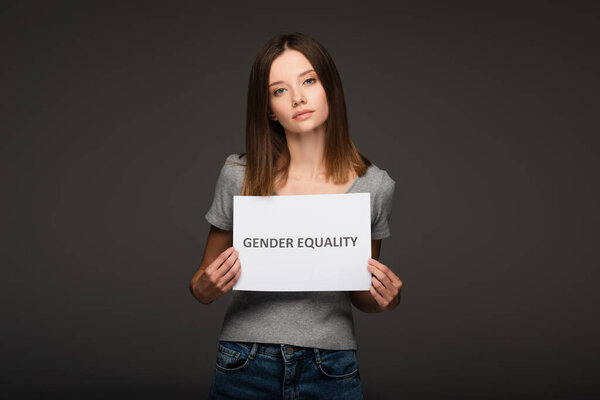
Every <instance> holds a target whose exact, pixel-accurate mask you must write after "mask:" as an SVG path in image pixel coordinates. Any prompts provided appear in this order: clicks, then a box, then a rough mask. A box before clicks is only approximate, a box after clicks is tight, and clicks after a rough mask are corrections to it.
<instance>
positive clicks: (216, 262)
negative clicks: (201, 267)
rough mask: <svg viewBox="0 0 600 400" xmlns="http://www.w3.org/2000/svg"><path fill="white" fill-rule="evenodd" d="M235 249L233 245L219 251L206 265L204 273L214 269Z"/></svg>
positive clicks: (209, 272)
mask: <svg viewBox="0 0 600 400" xmlns="http://www.w3.org/2000/svg"><path fill="white" fill-rule="evenodd" d="M233 250H235V249H234V248H233V246H231V247H228V248H227V249H225V251H223V252H221V254H219V256H218V257H217V258H215V260H214V261H213V262H211V263H210V265H209V266H208V267H206V273H208V274H211V273H212V272H213V271H214V270H216V269H217V268H218V267H219V266H220V265H221V264H223V262H224V261H225V260H226V259H227V257H229V256H230V255H231V253H232V252H233Z"/></svg>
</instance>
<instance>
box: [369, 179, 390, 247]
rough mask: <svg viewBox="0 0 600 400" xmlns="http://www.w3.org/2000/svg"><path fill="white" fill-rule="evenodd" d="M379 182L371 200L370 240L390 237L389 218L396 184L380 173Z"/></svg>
mask: <svg viewBox="0 0 600 400" xmlns="http://www.w3.org/2000/svg"><path fill="white" fill-rule="evenodd" d="M382 172H383V173H382V176H381V182H380V183H379V185H377V187H376V190H375V194H374V199H373V215H372V218H371V239H372V240H378V239H385V238H387V237H389V236H391V232H390V226H389V225H390V217H391V216H392V204H393V200H394V190H395V188H396V182H395V181H394V180H393V179H392V178H391V177H390V176H389V175H388V173H387V172H386V171H382Z"/></svg>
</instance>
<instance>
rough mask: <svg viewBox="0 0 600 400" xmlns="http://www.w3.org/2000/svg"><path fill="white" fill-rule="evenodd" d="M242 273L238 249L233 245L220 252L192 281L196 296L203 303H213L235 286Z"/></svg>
mask: <svg viewBox="0 0 600 400" xmlns="http://www.w3.org/2000/svg"><path fill="white" fill-rule="evenodd" d="M241 273H242V269H241V265H240V259H239V258H238V251H237V250H235V249H234V248H233V246H231V247H229V248H227V249H226V250H225V251H223V252H222V253H221V254H219V256H218V257H217V258H216V259H215V260H214V261H213V262H212V263H210V264H209V265H208V267H206V269H205V270H204V271H203V272H202V273H201V274H200V276H199V277H198V278H197V279H196V281H195V282H192V291H193V293H194V296H195V297H196V298H197V299H198V300H199V301H200V302H201V303H204V304H208V303H212V302H213V301H215V300H216V299H218V298H219V297H221V296H223V295H224V294H225V293H227V292H228V291H229V290H230V289H231V288H232V287H233V285H234V284H235V283H236V282H237V280H238V279H239V278H240V275H241Z"/></svg>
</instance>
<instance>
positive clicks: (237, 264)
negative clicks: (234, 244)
mask: <svg viewBox="0 0 600 400" xmlns="http://www.w3.org/2000/svg"><path fill="white" fill-rule="evenodd" d="M240 267H241V264H240V259H239V258H236V260H235V262H234V263H233V265H232V266H231V268H230V269H229V271H227V273H226V274H225V275H223V276H222V277H221V278H220V279H219V281H218V284H217V286H219V287H225V286H226V285H227V284H228V283H229V281H230V280H232V279H234V278H235V276H236V275H237V273H238V270H239V269H240Z"/></svg>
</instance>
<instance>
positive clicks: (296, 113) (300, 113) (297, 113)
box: [292, 110, 314, 119]
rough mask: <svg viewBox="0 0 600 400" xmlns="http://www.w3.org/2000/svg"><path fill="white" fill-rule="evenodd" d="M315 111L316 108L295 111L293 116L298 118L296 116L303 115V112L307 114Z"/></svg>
mask: <svg viewBox="0 0 600 400" xmlns="http://www.w3.org/2000/svg"><path fill="white" fill-rule="evenodd" d="M311 112H314V110H300V111H297V112H295V113H294V116H293V117H292V118H294V119H296V117H298V116H300V115H302V114H307V113H311Z"/></svg>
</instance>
